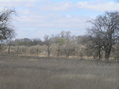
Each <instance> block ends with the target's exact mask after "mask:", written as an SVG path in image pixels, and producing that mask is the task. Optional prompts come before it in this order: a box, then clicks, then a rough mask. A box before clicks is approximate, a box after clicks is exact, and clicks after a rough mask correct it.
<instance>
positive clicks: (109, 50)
mask: <svg viewBox="0 0 119 89" xmlns="http://www.w3.org/2000/svg"><path fill="white" fill-rule="evenodd" d="M111 49H112V45H109V46H107V47H106V48H105V60H106V61H107V62H109V57H110V53H111Z"/></svg>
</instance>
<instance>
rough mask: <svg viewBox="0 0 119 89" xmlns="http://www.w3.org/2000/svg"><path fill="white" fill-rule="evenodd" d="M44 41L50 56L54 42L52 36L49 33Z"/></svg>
mask: <svg viewBox="0 0 119 89" xmlns="http://www.w3.org/2000/svg"><path fill="white" fill-rule="evenodd" d="M44 43H45V45H46V46H47V53H48V57H49V56H50V54H51V49H50V46H51V44H52V41H51V38H50V37H49V36H48V35H45V36H44Z"/></svg>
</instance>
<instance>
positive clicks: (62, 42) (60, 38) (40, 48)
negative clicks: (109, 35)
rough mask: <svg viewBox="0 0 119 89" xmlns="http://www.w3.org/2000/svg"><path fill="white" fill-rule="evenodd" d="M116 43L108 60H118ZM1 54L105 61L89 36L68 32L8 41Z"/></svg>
mask: <svg viewBox="0 0 119 89" xmlns="http://www.w3.org/2000/svg"><path fill="white" fill-rule="evenodd" d="M118 52H119V45H118V42H117V43H115V45H113V51H112V52H111V55H110V60H116V61H118V60H119V59H118V58H119V54H118ZM2 53H3V54H13V55H21V56H38V57H67V58H79V59H82V60H83V59H95V60H105V54H104V51H103V50H101V52H100V55H101V57H100V58H99V52H98V50H97V47H96V45H95V44H94V42H93V40H91V39H90V37H89V35H83V36H74V35H71V32H69V31H62V32H60V33H59V34H57V35H51V36H48V35H46V36H44V39H43V40H41V39H40V38H37V39H29V38H23V39H16V40H13V41H10V42H9V43H8V45H7V46H6V48H5V49H4V50H3V51H2Z"/></svg>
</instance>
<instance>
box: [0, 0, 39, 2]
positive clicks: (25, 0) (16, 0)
mask: <svg viewBox="0 0 119 89" xmlns="http://www.w3.org/2000/svg"><path fill="white" fill-rule="evenodd" d="M27 1H28V2H34V1H37V0H0V2H27Z"/></svg>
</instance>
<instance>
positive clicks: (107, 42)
mask: <svg viewBox="0 0 119 89" xmlns="http://www.w3.org/2000/svg"><path fill="white" fill-rule="evenodd" d="M89 22H90V23H91V24H92V25H93V26H92V28H89V29H88V32H89V35H90V38H91V40H92V41H93V43H94V44H95V47H97V49H98V50H99V53H100V50H101V49H103V50H104V52H105V59H106V61H109V57H110V54H111V51H112V47H113V45H114V44H115V40H116V39H117V37H118V36H119V12H106V13H105V14H104V15H100V16H98V17H97V18H96V19H95V20H91V21H89Z"/></svg>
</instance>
